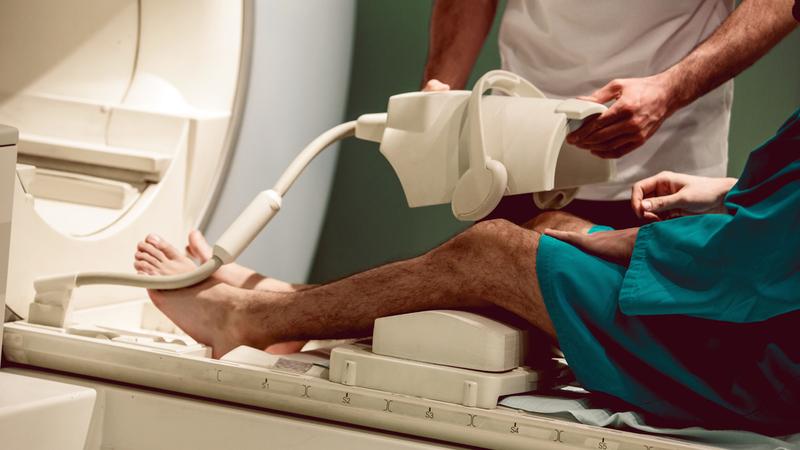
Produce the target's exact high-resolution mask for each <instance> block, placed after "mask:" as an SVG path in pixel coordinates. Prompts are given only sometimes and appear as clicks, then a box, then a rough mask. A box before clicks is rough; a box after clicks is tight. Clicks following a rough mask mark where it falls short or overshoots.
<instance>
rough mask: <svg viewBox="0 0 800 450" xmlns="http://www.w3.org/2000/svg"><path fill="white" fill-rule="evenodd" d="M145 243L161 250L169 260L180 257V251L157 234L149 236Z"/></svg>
mask: <svg viewBox="0 0 800 450" xmlns="http://www.w3.org/2000/svg"><path fill="white" fill-rule="evenodd" d="M145 242H147V243H148V244H150V245H152V246H153V247H155V248H157V249H158V250H160V251H161V253H163V254H164V255H165V256H166V257H167V258H169V259H175V258H177V257H178V256H179V254H178V250H177V249H176V248H175V247H173V246H172V244H170V243H169V242H167V241H165V240H164V239H161V236H159V235H157V234H149V235H147V238H146V239H145Z"/></svg>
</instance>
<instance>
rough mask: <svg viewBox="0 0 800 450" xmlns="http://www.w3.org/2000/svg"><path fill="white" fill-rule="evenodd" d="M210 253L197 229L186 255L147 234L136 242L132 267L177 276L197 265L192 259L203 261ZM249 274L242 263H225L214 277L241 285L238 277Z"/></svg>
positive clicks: (160, 239) (190, 236) (206, 243)
mask: <svg viewBox="0 0 800 450" xmlns="http://www.w3.org/2000/svg"><path fill="white" fill-rule="evenodd" d="M211 254H212V250H211V246H210V245H208V242H206V240H205V238H204V237H203V235H202V234H201V233H200V232H199V231H197V230H194V231H192V232H191V233H189V245H187V246H186V254H183V253H181V252H179V251H178V249H176V248H175V247H174V246H173V245H172V244H170V243H169V242H167V241H165V240H164V239H162V238H161V237H160V236H158V235H156V234H149V235H147V237H146V238H145V240H144V241H142V242H139V244H137V245H136V254H135V256H134V263H133V267H134V268H135V269H136V271H137V272H139V273H144V274H147V275H177V274H181V273H186V272H191V271H192V270H194V269H196V268H197V265H195V262H194V261H192V259H191V258H194V259H196V260H197V261H198V262H200V263H201V264H202V263H204V262H206V261H208V259H209V258H211ZM190 257H191V258H190ZM244 271H247V273H244ZM251 273H254V272H252V271H250V270H248V269H246V268H244V267H242V266H239V265H236V264H226V265H224V266H222V267H220V268H219V269H217V271H216V272H214V275H213V278H215V279H216V280H218V281H222V282H223V283H227V284H230V285H231V286H236V287H244V286H241V282H242V281H241V280H243V279H246V278H247V276H248V275H251Z"/></svg>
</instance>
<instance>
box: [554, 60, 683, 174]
mask: <svg viewBox="0 0 800 450" xmlns="http://www.w3.org/2000/svg"><path fill="white" fill-rule="evenodd" d="M672 89H673V88H672V82H671V81H670V79H669V77H668V76H667V75H665V74H658V75H653V76H651V77H645V78H626V79H618V80H612V81H611V82H610V83H608V84H606V85H605V86H603V87H602V88H600V89H598V90H597V91H595V92H594V93H593V94H592V95H590V96H588V97H579V98H580V99H582V100H588V101H592V102H597V103H607V102H609V101H611V100H616V101H615V102H614V104H613V105H611V107H609V108H608V110H607V111H606V112H604V113H603V114H600V115H599V116H595V117H593V118H592V117H590V118H588V119H586V121H585V122H584V124H583V126H581V127H580V128H579V129H577V130H575V131H574V132H572V133H570V134H569V135H568V136H567V142H569V143H570V144H573V145H575V146H577V147H580V148H584V149H587V150H590V151H591V152H592V154H593V155H595V156H599V157H601V158H606V159H608V158H619V157H621V156H623V155H626V154H628V153H630V152H632V151H633V150H635V149H637V148H639V147H640V146H641V145H642V144H644V143H645V142H646V141H647V140H648V139H650V137H651V136H652V135H653V133H655V132H656V130H658V128H659V127H660V126H661V124H662V123H663V122H664V120H665V119H666V118H667V117H669V116H670V115H671V114H672V113H673V112H674V109H673V106H672V102H671V100H672V99H673V97H674V96H673V95H672V94H671V92H672Z"/></svg>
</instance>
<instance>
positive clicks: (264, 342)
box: [150, 220, 555, 357]
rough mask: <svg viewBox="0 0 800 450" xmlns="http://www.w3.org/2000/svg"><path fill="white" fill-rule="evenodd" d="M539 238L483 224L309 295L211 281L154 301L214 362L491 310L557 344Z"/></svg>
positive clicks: (155, 295) (160, 294)
mask: <svg viewBox="0 0 800 450" xmlns="http://www.w3.org/2000/svg"><path fill="white" fill-rule="evenodd" d="M539 236H540V235H539V234H538V233H536V232H532V231H530V230H527V229H525V228H522V227H519V226H516V225H514V224H512V223H510V222H507V221H504V220H497V221H487V222H481V223H479V224H476V225H474V226H472V227H470V228H469V229H467V230H466V231H464V232H463V233H461V234H459V235H458V236H456V237H454V238H453V239H451V240H450V241H448V242H446V243H445V244H443V245H441V246H440V247H438V248H436V249H434V250H432V251H430V252H428V253H426V254H424V255H422V256H419V257H417V258H413V259H409V260H405V261H400V262H395V263H391V264H387V265H385V266H381V267H378V268H375V269H372V270H368V271H366V272H363V273H359V274H356V275H353V276H350V277H347V278H344V279H342V280H339V281H335V282H333V283H329V284H324V285H320V286H317V287H312V288H308V289H305V290H300V291H295V292H269V291H255V290H244V289H239V288H235V287H232V286H228V285H225V284H222V283H219V282H217V281H215V280H210V281H207V282H205V283H201V284H200V285H197V286H193V287H191V288H188V289H183V290H177V291H151V292H150V296H151V298H152V299H153V303H154V304H155V305H156V306H157V307H158V308H160V309H161V310H162V311H163V312H164V313H165V314H166V315H167V316H168V317H170V318H171V319H172V320H173V321H174V322H175V323H176V324H177V325H178V326H180V327H181V328H182V329H183V330H184V331H186V332H187V333H189V334H190V335H191V336H193V337H194V338H195V339H197V340H198V341H200V342H203V343H206V344H208V345H211V346H212V347H214V356H215V357H219V356H221V355H223V354H225V353H227V352H228V351H230V350H231V349H233V348H235V347H236V346H238V345H243V344H244V345H249V346H253V347H257V348H265V347H267V346H269V345H271V344H272V343H275V342H280V341H286V340H299V339H311V338H341V337H354V336H366V335H369V334H370V331H371V329H372V324H373V321H374V320H375V319H376V318H378V317H384V316H390V315H394V314H402V313H407V312H414V311H421V310H430V309H442V308H467V307H485V306H490V305H496V306H498V307H501V308H503V309H505V310H507V311H509V312H511V313H513V314H515V315H517V316H519V317H521V318H523V319H525V320H526V321H527V322H528V323H530V324H531V326H532V327H535V328H538V329H540V330H542V331H543V332H544V333H545V334H547V335H549V336H550V337H552V338H553V339H555V330H554V328H553V324H552V322H551V321H550V317H549V316H548V314H547V310H546V308H545V306H544V303H543V301H542V296H541V293H540V290H539V284H538V281H537V279H536V270H535V269H536V268H535V257H536V249H537V247H538V241H539Z"/></svg>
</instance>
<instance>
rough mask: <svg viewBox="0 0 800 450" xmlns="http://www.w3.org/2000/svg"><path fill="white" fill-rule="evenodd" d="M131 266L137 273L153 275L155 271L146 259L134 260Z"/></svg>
mask: <svg viewBox="0 0 800 450" xmlns="http://www.w3.org/2000/svg"><path fill="white" fill-rule="evenodd" d="M133 268H134V269H136V272H138V273H144V274H147V275H154V274H155V273H156V269H155V267H153V265H152V264H150V263H149V262H147V261H143V260H136V261H134V262H133Z"/></svg>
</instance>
